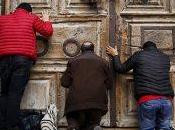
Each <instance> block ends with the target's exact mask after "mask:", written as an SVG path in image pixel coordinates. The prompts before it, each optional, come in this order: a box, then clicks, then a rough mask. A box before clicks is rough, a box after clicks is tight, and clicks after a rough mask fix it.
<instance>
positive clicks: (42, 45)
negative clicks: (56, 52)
mask: <svg viewBox="0 0 175 130" xmlns="http://www.w3.org/2000/svg"><path fill="white" fill-rule="evenodd" d="M36 39H37V56H38V57H42V56H44V55H45V54H46V53H47V52H48V49H49V43H48V39H46V38H45V37H42V36H40V35H38V36H36Z"/></svg>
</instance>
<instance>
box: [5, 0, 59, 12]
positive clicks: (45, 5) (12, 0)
mask: <svg viewBox="0 0 175 130" xmlns="http://www.w3.org/2000/svg"><path fill="white" fill-rule="evenodd" d="M7 1H9V5H10V6H11V7H10V10H11V11H12V10H14V9H15V8H16V7H17V5H18V4H20V3H21V2H28V3H30V4H31V5H32V8H33V12H36V13H39V14H41V11H43V9H46V10H49V11H50V12H51V15H56V14H57V3H58V1H57V0H7Z"/></svg>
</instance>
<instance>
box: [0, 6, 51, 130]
mask: <svg viewBox="0 0 175 130" xmlns="http://www.w3.org/2000/svg"><path fill="white" fill-rule="evenodd" d="M36 32H38V33H40V34H41V35H43V36H45V37H49V36H51V35H52V33H53V28H52V24H51V22H49V14H48V13H43V17H42V20H41V19H40V18H39V17H38V16H36V15H35V14H32V8H31V5H30V4H28V3H21V4H20V5H19V6H18V7H17V8H16V10H15V11H14V12H13V13H11V14H9V15H4V16H0V81H1V82H0V83H1V84H0V90H1V91H0V130H6V129H8V130H9V129H10V130H12V129H14V128H15V127H16V126H17V124H18V122H19V120H18V117H19V111H20V101H21V98H22V95H23V92H24V89H25V86H26V84H27V82H28V80H29V72H30V69H31V67H32V64H33V62H34V61H35V60H36ZM7 127H8V128H7Z"/></svg>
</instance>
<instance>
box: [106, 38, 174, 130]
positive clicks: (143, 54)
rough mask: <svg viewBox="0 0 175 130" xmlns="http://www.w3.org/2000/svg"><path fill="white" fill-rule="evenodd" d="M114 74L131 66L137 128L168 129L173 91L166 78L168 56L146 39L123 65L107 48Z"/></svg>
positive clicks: (116, 54) (169, 126)
mask: <svg viewBox="0 0 175 130" xmlns="http://www.w3.org/2000/svg"><path fill="white" fill-rule="evenodd" d="M106 50H107V53H108V54H109V55H111V56H112V59H113V63H114V68H115V70H116V72H118V73H126V72H128V71H129V70H132V69H133V76H134V87H135V89H134V90H135V92H134V93H135V98H136V100H137V103H138V117H139V125H140V130H155V129H156V130H170V129H171V123H170V121H171V116H172V102H171V100H172V98H173V96H174V91H173V89H172V86H171V83H170V79H169V69H170V59H169V57H168V56H167V55H166V54H164V53H162V52H161V51H160V50H158V49H157V47H156V44H155V43H153V42H151V41H148V42H146V43H145V44H144V45H143V50H142V51H138V52H135V53H134V54H133V55H132V56H131V57H130V58H129V59H128V60H127V61H126V62H124V63H123V64H122V63H121V61H120V58H119V56H118V52H117V50H116V48H115V49H114V48H112V47H110V46H109V47H107V49H106Z"/></svg>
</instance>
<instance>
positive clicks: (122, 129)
mask: <svg viewBox="0 0 175 130" xmlns="http://www.w3.org/2000/svg"><path fill="white" fill-rule="evenodd" d="M58 130H67V129H66V127H64V128H58ZM103 130H138V128H104V127H103Z"/></svg>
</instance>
